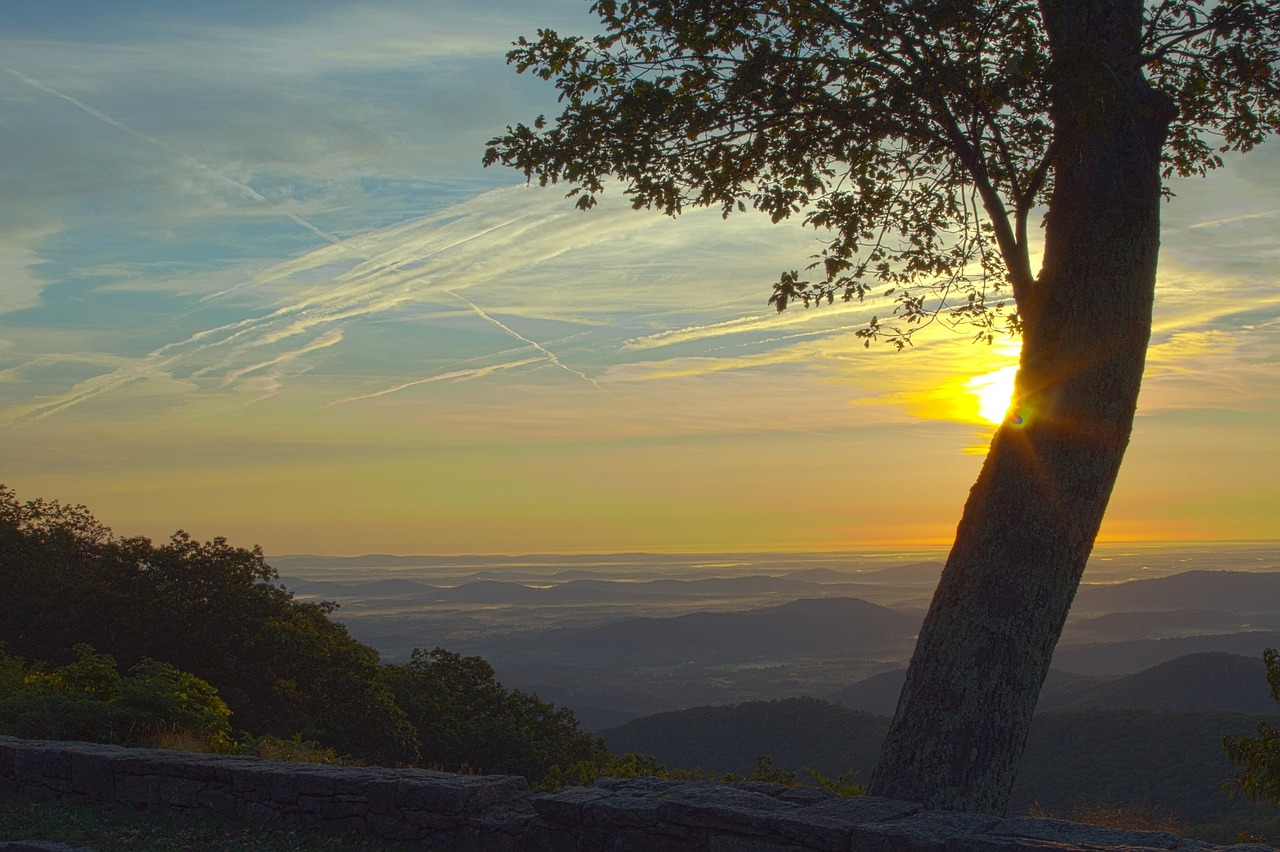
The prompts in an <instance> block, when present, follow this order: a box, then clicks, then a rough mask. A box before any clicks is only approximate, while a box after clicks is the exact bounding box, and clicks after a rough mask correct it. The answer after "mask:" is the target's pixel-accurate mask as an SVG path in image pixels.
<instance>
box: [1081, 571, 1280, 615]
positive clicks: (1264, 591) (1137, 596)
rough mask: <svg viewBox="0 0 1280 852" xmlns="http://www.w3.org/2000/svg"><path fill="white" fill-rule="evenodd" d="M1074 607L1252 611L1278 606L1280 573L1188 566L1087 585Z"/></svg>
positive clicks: (1085, 608)
mask: <svg viewBox="0 0 1280 852" xmlns="http://www.w3.org/2000/svg"><path fill="white" fill-rule="evenodd" d="M1071 608H1072V611H1073V612H1076V613H1083V612H1153V611H1159V610H1178V609H1217V610H1226V611H1228V612H1234V613H1241V614H1245V615H1248V614H1251V613H1266V612H1276V611H1277V610H1280V572H1275V571H1272V572H1253V571H1185V572H1183V573H1181V574H1174V575H1172V576H1170V577H1158V578H1153V579H1150V580H1131V581H1129V582H1127V583H1116V584H1114V585H1105V586H1096V585H1084V586H1081V587H1080V590H1079V592H1077V594H1076V598H1075V602H1074V603H1073V604H1072V607H1071Z"/></svg>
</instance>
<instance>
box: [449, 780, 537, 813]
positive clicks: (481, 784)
mask: <svg viewBox="0 0 1280 852" xmlns="http://www.w3.org/2000/svg"><path fill="white" fill-rule="evenodd" d="M461 780H462V781H463V787H464V789H467V790H468V791H469V795H468V796H467V799H466V804H465V808H466V810H467V812H468V813H476V812H478V811H483V810H486V809H488V808H491V807H493V806H494V805H500V804H504V803H506V802H513V801H516V800H519V799H525V798H528V796H529V782H528V781H526V780H525V779H524V778H521V777H520V776H519V775H482V776H480V777H478V778H475V777H467V776H463V778H462V779H461Z"/></svg>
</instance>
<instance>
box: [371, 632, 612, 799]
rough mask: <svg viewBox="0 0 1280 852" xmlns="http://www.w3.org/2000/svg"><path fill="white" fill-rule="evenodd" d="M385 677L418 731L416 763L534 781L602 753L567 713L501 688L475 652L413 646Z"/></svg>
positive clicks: (597, 742) (601, 747)
mask: <svg viewBox="0 0 1280 852" xmlns="http://www.w3.org/2000/svg"><path fill="white" fill-rule="evenodd" d="M386 678H387V682H388V683H389V684H390V687H391V691H392V693H393V694H394V695H395V700H396V703H397V705H398V706H400V707H401V708H403V709H404V711H405V713H406V714H407V715H408V718H409V721H410V723H411V724H412V725H413V726H414V727H415V729H416V730H417V732H418V737H419V750H420V761H421V762H422V763H425V764H428V765H432V766H438V767H440V768H443V769H445V770H447V771H475V772H486V773H500V774H519V775H525V776H527V777H528V778H530V779H533V780H535V781H536V780H538V779H542V778H544V777H545V776H547V775H548V773H550V772H552V771H553V769H556V770H557V771H558V767H568V766H570V765H571V764H575V763H581V762H599V761H603V760H606V759H608V757H609V755H608V753H607V752H606V751H605V748H604V744H603V743H602V742H601V741H600V740H599V739H597V738H596V737H593V736H591V735H589V734H586V733H584V732H583V731H581V730H580V729H579V727H578V722H577V720H576V719H575V718H574V716H573V713H572V712H571V711H570V710H568V709H567V708H561V709H559V710H557V709H556V708H555V707H554V706H553V705H551V704H549V703H547V702H545V701H542V700H540V699H539V698H538V697H537V696H536V695H530V694H528V693H526V692H522V691H520V690H518V689H516V690H507V689H506V688H504V687H503V686H502V685H501V684H500V683H498V682H497V680H496V679H495V677H494V672H493V667H492V666H490V665H489V663H487V662H486V661H485V660H483V659H482V658H480V657H463V656H461V655H459V654H455V653H453V652H451V651H448V650H445V649H444V648H435V649H433V650H431V651H424V650H421V649H417V650H415V651H414V652H413V654H412V656H411V658H410V660H409V662H408V663H407V664H405V665H394V664H389V665H388V666H387V667H386Z"/></svg>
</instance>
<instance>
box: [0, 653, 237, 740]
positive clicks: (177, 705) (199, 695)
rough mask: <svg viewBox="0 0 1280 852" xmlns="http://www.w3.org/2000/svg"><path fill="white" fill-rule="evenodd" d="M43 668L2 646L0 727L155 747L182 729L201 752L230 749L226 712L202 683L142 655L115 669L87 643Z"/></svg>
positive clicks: (215, 694) (12, 733)
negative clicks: (124, 669) (70, 657)
mask: <svg viewBox="0 0 1280 852" xmlns="http://www.w3.org/2000/svg"><path fill="white" fill-rule="evenodd" d="M74 652H75V655H76V659H75V660H74V661H73V662H71V663H68V664H67V665H65V666H61V667H59V668H56V669H53V670H51V671H45V670H43V669H42V668H40V667H39V666H31V667H27V666H26V664H25V663H24V661H22V660H21V659H20V658H17V657H11V656H8V655H7V654H4V653H3V651H0V670H3V671H4V672H5V675H4V677H3V678H2V679H0V731H2V732H3V733H5V734H8V735H10V736H20V737H29V738H35V739H55V740H63V739H80V740H90V741H94V742H108V743H115V744H118V745H127V746H138V745H141V746H146V745H155V744H156V743H157V742H158V741H159V740H160V739H162V738H163V737H167V736H172V735H178V734H185V735H188V736H190V737H191V738H193V739H194V740H195V741H197V742H198V743H200V744H201V746H202V748H203V749H204V750H208V751H225V750H227V749H228V748H229V747H230V746H231V742H232V740H231V725H230V722H229V721H228V718H229V717H230V715H231V709H230V708H229V707H227V705H226V703H225V702H224V701H223V700H222V699H221V698H220V697H219V696H218V692H217V690H215V689H214V688H213V687H212V686H210V685H209V683H208V682H206V681H204V680H202V679H201V678H198V677H196V676H195V675H193V674H191V673H190V672H184V671H181V670H179V669H177V668H175V667H173V666H171V665H169V664H168V663H162V662H158V661H156V660H152V659H147V658H144V659H142V660H141V661H140V662H138V663H137V664H136V665H135V666H133V668H132V669H131V670H130V672H129V674H127V675H122V674H120V671H119V668H118V666H117V664H116V661H115V659H114V658H112V657H111V656H110V655H109V654H103V653H99V652H97V651H95V650H94V649H93V648H92V647H90V646H89V645H85V644H79V645H76V646H75V648H74Z"/></svg>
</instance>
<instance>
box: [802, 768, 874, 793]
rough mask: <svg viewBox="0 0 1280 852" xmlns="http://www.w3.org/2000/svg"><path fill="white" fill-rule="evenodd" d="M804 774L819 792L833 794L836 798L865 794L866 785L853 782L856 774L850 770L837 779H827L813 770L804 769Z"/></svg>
mask: <svg viewBox="0 0 1280 852" xmlns="http://www.w3.org/2000/svg"><path fill="white" fill-rule="evenodd" d="M805 774H806V775H808V776H809V778H810V780H812V781H813V785H814V786H815V787H817V788H818V789H819V790H826V791H827V792H828V793H835V794H836V795H837V796H862V795H865V794H866V792H867V785H866V784H862V783H859V782H857V781H854V780H853V779H854V778H855V777H856V776H857V774H858V773H857V772H855V771H853V770H852V769H850V770H849V771H848V772H846V773H844V774H843V775H841V776H839V777H838V778H828V777H827V776H825V775H823V774H822V773H821V772H818V771H817V770H815V769H806V770H805Z"/></svg>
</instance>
